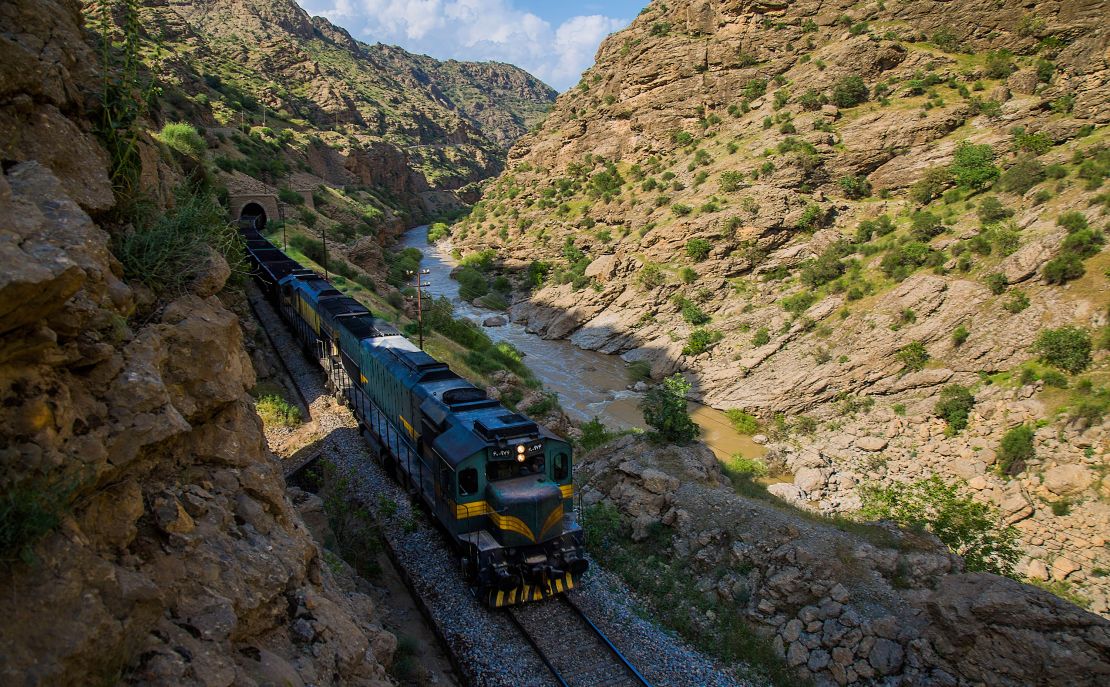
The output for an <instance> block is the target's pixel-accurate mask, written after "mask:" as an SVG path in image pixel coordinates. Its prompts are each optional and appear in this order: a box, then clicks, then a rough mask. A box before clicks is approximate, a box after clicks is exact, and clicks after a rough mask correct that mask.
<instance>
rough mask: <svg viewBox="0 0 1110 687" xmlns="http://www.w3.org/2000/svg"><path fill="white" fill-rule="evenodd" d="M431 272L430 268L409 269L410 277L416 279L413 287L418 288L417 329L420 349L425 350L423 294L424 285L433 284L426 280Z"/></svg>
mask: <svg viewBox="0 0 1110 687" xmlns="http://www.w3.org/2000/svg"><path fill="white" fill-rule="evenodd" d="M431 273H432V271H431V270H429V269H423V270H422V269H416V270H409V273H408V274H409V276H410V277H413V278H414V279H415V281H414V282H413V287H414V288H415V289H416V331H417V333H418V336H419V339H418V341H419V344H420V350H424V300H423V295H422V294H423V292H424V287H425V286H430V285H431V284H430V283H428V282H425V281H424V277H425V276H426V275H429V274H431Z"/></svg>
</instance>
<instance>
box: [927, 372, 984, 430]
mask: <svg viewBox="0 0 1110 687" xmlns="http://www.w3.org/2000/svg"><path fill="white" fill-rule="evenodd" d="M974 405H975V396H974V395H972V393H971V391H970V390H969V389H968V388H967V387H965V386H961V385H959V384H949V385H948V386H946V387H944V388H943V389H941V391H940V400H938V401H937V404H936V406H935V407H934V408H933V413H935V414H936V416H937V417H939V418H943V419H944V420H945V421H946V422H948V428H949V430H950V431H951V433H953V434H955V433H956V432H959V431H960V430H962V429H963V428H964V427H967V417H968V415H969V414H970V413H971V408H972V407H973V406H974Z"/></svg>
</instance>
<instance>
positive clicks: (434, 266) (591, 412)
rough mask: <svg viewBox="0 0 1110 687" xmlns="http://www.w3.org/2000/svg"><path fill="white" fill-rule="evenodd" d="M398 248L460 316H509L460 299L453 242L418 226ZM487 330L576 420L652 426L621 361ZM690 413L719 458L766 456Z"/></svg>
mask: <svg viewBox="0 0 1110 687" xmlns="http://www.w3.org/2000/svg"><path fill="white" fill-rule="evenodd" d="M399 248H401V249H405V248H416V249H417V250H419V251H420V252H421V253H422V254H423V255H424V259H423V261H422V262H421V268H422V269H427V270H429V274H428V275H427V276H426V277H425V278H424V281H425V283H427V284H428V286H427V287H426V288H425V291H424V293H425V295H427V296H430V297H432V298H439V297H444V298H446V299H447V300H448V301H450V302H451V305H452V306H453V308H454V314H455V317H458V318H464V319H468V320H471V321H472V322H474V323H476V324H478V325H481V324H482V323H483V322H485V321H486V320H488V319H489V318H493V317H498V316H501V317H504V316H505V313H503V312H499V311H496V310H491V309H489V308H483V307H481V306H478V305H475V304H474V303H472V302H470V301H467V300H464V299H463V298H462V297H461V296H460V295H459V283H458V282H457V281H455V280H454V279H452V278H451V271H452V270H454V269H455V268H456V267H457V266H458V261H457V260H456V259H455V258H453V257H452V256H451V244H450V240H449V239H448V240H443V241H440V242H439V243H435V244H429V243H428V227H427V226H418V227H415V228H413V229H410V230H409V231H407V232H405V234H404V236H403V237H402V238H401V242H400V244H399ZM483 329H484V331H485V332H486V334H487V335H488V336H489V337H490V338H491V339H493V340H494V341H498V342H500V341H503V342H506V343H508V344H511V345H512V346H513V347H514V348H515V349H517V350H518V351H520V352H521V353H522V354H523V355H524V359H523V360H524V364H525V365H527V366H528V368H529V369H530V370H531V371H532V373H533V374H534V375H535V376H536V379H538V380H539V381H541V382H542V383H543V385H544V387H545V388H546V389H547V390H548V391H550V392H552V393H555V394H557V395H558V397H559V402H560V404H561V405H562V407H563V410H564V411H565V412H566V413H567V415H568V416H570V417H571V418H572V419H574V420H576V421H578V422H586V421H589V420H591V419H593V418H594V417H598V418H600V419H601V421H602V422H604V423H605V425H606V426H607V427H610V428H613V429H618V430H627V429H645V428H646V427H647V426H646V425H645V424H644V419H643V415H642V414H641V413H640V409H639V403H640V400H641V398H642V397H643V394H642V393H639V392H636V391H633V390H631V389H629V388H628V387H629V380H628V371H627V365H626V364H625V362H624V361H623V360H621V359H620V357H619V356H615V355H605V354H604V353H599V352H597V351H588V350H585V349H582V348H579V347H578V346H575V345H574V344H573V343H571V342H569V341H565V340H561V339H544V338H543V337H541V336H539V335H537V334H533V333H531V332H529V331H528V330H527V329H525V328H524V326H523V325H521V324H519V323H516V322H508V323H507V324H504V325H502V326H497V327H483ZM689 408H690V414H691V417H692V418H693V419H694V422H696V423H697V424H698V426H699V427H701V429H702V433H701V440H702V441H703V442H704V443H705V444H706V445H707V446H709V448H710V449H711V450H712V451H713V452H714V453H715V454H716V455H717V457H718V458H721V459H722V460H727V459H728V458H730V457H732V456H734V455H736V454H740V455H742V456H744V457H746V458H758V457H760V456H762V455H763V454H764V453H765V449H764V448H763V447H762V446H760V445H759V444H756V443H755V442H754V441H752V439H751V437H749V436H746V435H743V434H740V433H738V432H737V431H736V430H735V429H733V427H732V425H731V424H730V422H729V420H728V418H727V417H726V416H725V414H724V413H723V412H721V411H719V410H716V409H714V408H710V407H708V406H704V405H701V404H699V403H695V402H690V404H689Z"/></svg>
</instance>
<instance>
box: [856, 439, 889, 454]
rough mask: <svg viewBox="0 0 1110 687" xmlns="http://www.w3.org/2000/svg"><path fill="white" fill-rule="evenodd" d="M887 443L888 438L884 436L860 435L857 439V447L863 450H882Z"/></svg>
mask: <svg viewBox="0 0 1110 687" xmlns="http://www.w3.org/2000/svg"><path fill="white" fill-rule="evenodd" d="M887 443H888V442H887V440H886V439H884V438H882V437H860V438H859V439H856V448H858V449H860V450H863V451H872V452H874V451H882V450H883V449H884V448H886V445H887Z"/></svg>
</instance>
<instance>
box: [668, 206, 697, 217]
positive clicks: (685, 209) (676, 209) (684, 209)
mask: <svg viewBox="0 0 1110 687" xmlns="http://www.w3.org/2000/svg"><path fill="white" fill-rule="evenodd" d="M693 211H694V208H692V207H690V206H689V205H683V204H682V203H674V204H672V205H671V212H673V213H674V215H675V217H685V216H686V215H689V214H690V213H691V212H693Z"/></svg>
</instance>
